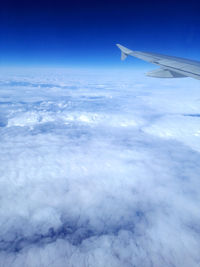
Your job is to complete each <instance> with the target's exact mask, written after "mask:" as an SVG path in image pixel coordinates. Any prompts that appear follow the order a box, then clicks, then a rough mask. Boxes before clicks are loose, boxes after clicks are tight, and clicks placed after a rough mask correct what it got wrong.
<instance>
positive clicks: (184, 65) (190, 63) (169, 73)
mask: <svg viewBox="0 0 200 267" xmlns="http://www.w3.org/2000/svg"><path fill="white" fill-rule="evenodd" d="M117 47H118V48H119V49H120V50H121V59H122V60H124V59H126V57H127V56H133V57H137V58H139V59H142V60H144V61H147V62H150V63H153V64H155V65H158V66H160V67H161V68H159V69H156V70H153V71H151V72H148V73H147V74H146V75H147V76H150V77H156V78H183V77H192V78H195V79H198V80H200V62H199V61H195V60H189V59H185V58H179V57H172V56H166V55H161V54H156V53H148V52H140V51H132V50H130V49H128V48H126V47H124V46H122V45H120V44H117Z"/></svg>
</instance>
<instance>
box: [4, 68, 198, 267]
mask: <svg viewBox="0 0 200 267" xmlns="http://www.w3.org/2000/svg"><path fill="white" fill-rule="evenodd" d="M13 74H14V75H13ZM141 81H142V82H141ZM199 96H200V84H199V82H198V81H195V80H194V81H193V80H190V79H186V80H184V79H183V80H181V79H178V80H159V79H157V80H154V79H150V78H144V77H143V76H138V73H134V72H133V73H128V74H123V73H118V72H117V71H113V72H112V73H111V72H107V73H102V74H98V73H94V72H92V73H91V72H89V71H86V72H83V71H70V70H56V71H55V70H54V71H52V70H49V71H44V70H43V71H37V70H23V71H21V72H20V71H18V72H16V70H13V73H12V72H11V71H9V72H4V73H2V74H1V77H0V112H1V113H0V114H1V115H0V140H1V141H0V162H1V163H0V206H1V208H0V266H1V267H7V266H9V267H23V266H24V267H35V266H38V267H39V266H44V267H46V266H55V267H58V266H59V267H62V266H63V267H64V266H65V267H66V266H95V267H98V266H99V267H102V266H128V267H129V266H144V267H149V266H185V267H188V266H199V264H200V253H199V251H200V208H199V207H200V179H199V178H200V123H199V120H200V97H199Z"/></svg>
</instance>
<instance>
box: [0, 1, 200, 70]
mask: <svg viewBox="0 0 200 267" xmlns="http://www.w3.org/2000/svg"><path fill="white" fill-rule="evenodd" d="M199 12H200V3H199V1H197V0H191V1H189V2H188V1H156V0H155V1H154V0H152V1H146V0H140V1H130V0H124V1H113V0H111V1H105V0H102V1H98V0H97V1H90V0H86V1H80V0H78V1H62V0H58V1H52V0H49V1H46V0H44V1H32V0H30V1H21V0H19V1H13V0H8V1H2V2H1V7H0V36H1V42H0V64H1V66H7V65H21V66H64V67H66V66H67V67H115V66H116V67H124V66H126V67H127V68H128V67H132V66H133V65H134V64H133V59H127V62H126V65H125V64H123V63H122V62H120V60H119V51H118V49H117V48H116V47H115V44H116V43H121V44H123V45H125V46H127V47H129V48H131V49H133V50H141V51H149V52H158V53H163V54H169V55H175V56H182V57H188V58H193V59H197V60H198V59H199V60H200V56H199V41H200V34H199V28H200V18H199ZM145 64H146V63H142V62H141V61H140V60H137V59H135V66H138V67H139V66H142V67H143V66H145Z"/></svg>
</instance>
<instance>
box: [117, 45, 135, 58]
mask: <svg viewBox="0 0 200 267" xmlns="http://www.w3.org/2000/svg"><path fill="white" fill-rule="evenodd" d="M116 46H117V47H118V48H119V49H120V50H121V60H124V59H126V58H127V56H128V55H130V54H131V53H132V52H133V51H132V50H130V49H128V48H126V47H125V46H123V45H120V44H116Z"/></svg>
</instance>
